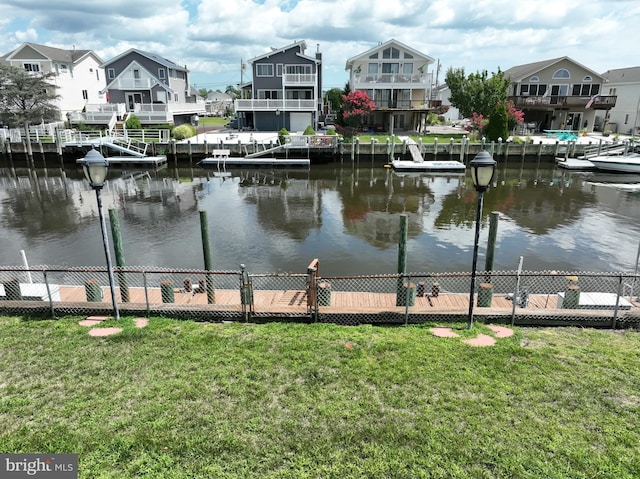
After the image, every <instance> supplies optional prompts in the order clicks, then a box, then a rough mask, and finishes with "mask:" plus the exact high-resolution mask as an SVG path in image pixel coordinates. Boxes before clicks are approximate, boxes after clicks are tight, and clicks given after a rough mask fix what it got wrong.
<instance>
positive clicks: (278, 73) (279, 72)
mask: <svg viewBox="0 0 640 479" xmlns="http://www.w3.org/2000/svg"><path fill="white" fill-rule="evenodd" d="M283 68H284V65H283V64H282V63H278V64H277V65H276V76H279V77H281V76H282V70H283Z"/></svg>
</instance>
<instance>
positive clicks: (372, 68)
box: [367, 63, 378, 75]
mask: <svg viewBox="0 0 640 479" xmlns="http://www.w3.org/2000/svg"><path fill="white" fill-rule="evenodd" d="M367 73H368V74H369V75H377V74H378V64H377V63H369V66H368V67H367Z"/></svg>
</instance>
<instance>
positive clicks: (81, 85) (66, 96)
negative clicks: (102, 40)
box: [0, 43, 106, 120]
mask: <svg viewBox="0 0 640 479" xmlns="http://www.w3.org/2000/svg"><path fill="white" fill-rule="evenodd" d="M0 61H2V62H4V63H7V64H9V65H12V66H15V67H18V68H24V69H25V70H27V71H28V72H31V73H33V74H47V73H54V75H53V76H52V77H51V78H50V79H49V82H50V83H52V84H54V85H55V86H56V87H57V88H56V94H58V95H59V98H58V99H57V100H56V101H55V104H56V106H57V107H58V109H59V110H60V118H59V120H65V119H66V118H67V115H68V114H72V113H74V112H80V111H82V110H83V109H84V108H85V107H86V105H87V104H89V103H94V104H99V103H105V102H106V97H105V95H104V93H102V92H101V90H102V88H103V87H104V81H105V78H104V70H103V69H102V67H101V66H100V65H101V64H102V59H101V58H100V57H99V56H98V55H96V53H95V52H93V51H92V50H76V49H75V47H74V48H71V49H68V50H67V49H62V48H55V47H50V46H46V45H40V44H37V43H23V44H22V45H20V46H19V47H18V48H16V49H15V50H13V51H12V52H10V53H7V54H6V55H3V56H2V57H0Z"/></svg>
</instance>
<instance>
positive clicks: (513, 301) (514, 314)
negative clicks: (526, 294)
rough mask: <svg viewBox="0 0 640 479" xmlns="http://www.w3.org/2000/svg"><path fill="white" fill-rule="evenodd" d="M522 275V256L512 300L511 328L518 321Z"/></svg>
mask: <svg viewBox="0 0 640 479" xmlns="http://www.w3.org/2000/svg"><path fill="white" fill-rule="evenodd" d="M521 274H522V256H520V262H519V263H518V272H517V274H516V290H515V291H514V292H513V298H511V303H513V304H512V305H511V326H513V323H514V322H515V320H516V301H517V300H518V294H519V293H520V275H521Z"/></svg>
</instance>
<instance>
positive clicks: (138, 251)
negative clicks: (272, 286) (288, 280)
mask: <svg viewBox="0 0 640 479" xmlns="http://www.w3.org/2000/svg"><path fill="white" fill-rule="evenodd" d="M223 173H224V174H223ZM618 176H619V175H618ZM632 176H636V175H632ZM632 176H623V177H621V178H616V177H612V175H608V176H607V175H598V174H595V173H589V174H584V173H574V172H568V171H564V170H557V169H555V168H554V167H553V166H551V165H539V164H536V165H534V166H532V167H524V165H523V164H517V163H515V164H513V165H507V166H505V165H499V169H498V172H497V177H496V180H495V183H494V185H493V187H492V188H491V189H490V190H489V191H488V192H487V193H486V195H485V200H484V211H483V215H482V223H483V228H484V229H483V231H482V233H481V241H480V245H481V246H480V254H481V255H483V254H484V251H483V250H484V247H485V245H486V234H487V228H486V227H487V226H488V218H489V215H490V213H491V212H493V211H497V212H499V213H500V218H501V221H500V225H499V229H498V251H497V255H496V259H495V266H496V267H497V268H500V269H513V268H514V267H515V264H517V259H518V257H519V256H524V257H525V266H526V267H527V268H528V269H566V270H593V271H612V270H629V269H631V270H632V269H633V266H634V265H633V262H634V258H635V253H636V249H637V241H638V225H639V224H640V222H639V221H638V220H640V208H638V206H640V195H639V193H638V192H639V191H640V177H636V178H632ZM102 196H103V201H104V204H105V208H115V209H116V210H118V212H119V217H120V222H121V229H122V234H123V242H124V246H125V255H126V258H127V264H131V265H134V264H135V265H157V266H167V267H180V268H201V267H202V266H203V260H202V245H201V243H200V231H199V228H200V225H199V214H198V212H199V210H205V211H207V214H208V218H209V227H210V230H211V231H210V237H211V239H212V243H213V245H212V250H213V252H214V266H215V267H216V268H217V269H237V267H238V264H239V263H245V264H247V265H248V267H249V268H250V270H252V271H277V270H281V271H294V272H301V271H304V270H305V266H306V264H308V263H309V262H310V260H311V259H312V258H314V257H318V258H320V259H321V265H322V266H321V267H322V272H323V273H324V274H370V273H384V272H395V270H396V260H397V242H398V234H399V231H398V229H399V218H398V216H399V214H401V213H402V214H406V215H408V218H409V248H408V255H409V266H410V269H411V270H412V271H425V272H427V271H435V272H437V271H467V270H468V269H469V265H470V262H471V261H470V259H471V249H472V240H473V238H472V235H473V233H472V231H473V226H474V225H473V222H474V220H475V208H476V201H477V196H476V192H475V190H474V188H473V185H472V183H471V181H470V179H469V178H468V177H467V176H466V175H464V174H462V175H460V174H443V175H434V174H426V173H396V172H393V171H391V170H389V169H387V168H384V167H383V166H382V165H380V164H374V163H372V164H358V163H356V164H351V163H345V164H341V163H336V164H330V165H322V166H314V167H313V168H312V169H311V170H310V171H302V170H289V171H284V170H248V171H242V170H238V171H228V172H222V173H221V172H219V171H216V170H203V169H193V168H185V169H182V168H180V169H165V170H159V171H111V172H110V177H109V181H108V182H107V185H106V187H105V189H104V190H103V195H102ZM96 208H97V206H96V202H95V195H94V193H93V191H92V190H90V188H89V187H88V185H87V184H86V183H85V182H84V180H83V179H82V177H81V172H80V170H71V171H70V170H62V169H37V170H28V169H20V170H16V169H2V170H0V224H1V225H2V229H1V231H0V241H1V242H2V245H3V247H2V248H1V249H0V263H1V264H18V263H19V259H20V256H19V251H20V249H24V250H26V252H27V255H28V257H29V261H30V262H31V264H56V265H77V266H81V265H93V264H98V265H101V264H102V262H101V253H100V248H101V240H100V237H99V235H100V231H99V227H98V223H97V221H98V220H97V210H96ZM480 264H482V258H481V260H480Z"/></svg>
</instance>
